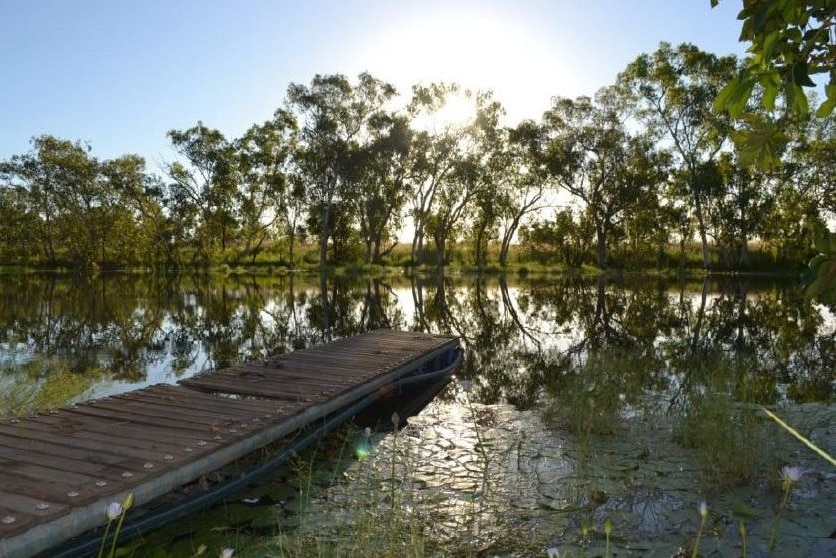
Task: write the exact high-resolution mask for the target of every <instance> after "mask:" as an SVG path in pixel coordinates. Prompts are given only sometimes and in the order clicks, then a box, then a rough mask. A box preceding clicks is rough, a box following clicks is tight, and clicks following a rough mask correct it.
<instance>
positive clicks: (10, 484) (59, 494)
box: [0, 472, 102, 506]
mask: <svg viewBox="0 0 836 558" xmlns="http://www.w3.org/2000/svg"><path fill="white" fill-rule="evenodd" d="M0 486H2V487H3V488H2V490H3V492H5V493H7V494H18V495H23V496H29V497H30V498H35V499H36V500H52V501H53V502H58V503H59V504H64V505H67V506H84V505H86V504H89V503H91V502H94V501H96V500H98V499H99V498H101V496H102V491H101V489H99V491H98V492H97V491H96V490H93V489H94V488H96V486H95V484H94V485H93V487H92V488H90V487H87V486H73V485H68V484H66V483H61V482H56V481H54V480H49V481H45V480H38V481H34V480H31V479H28V478H26V477H21V476H18V475H13V474H8V473H4V472H0Z"/></svg>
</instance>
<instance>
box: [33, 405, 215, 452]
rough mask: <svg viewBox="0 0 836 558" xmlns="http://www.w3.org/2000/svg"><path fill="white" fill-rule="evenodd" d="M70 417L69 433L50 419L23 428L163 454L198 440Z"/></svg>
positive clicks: (167, 431) (166, 431)
mask: <svg viewBox="0 0 836 558" xmlns="http://www.w3.org/2000/svg"><path fill="white" fill-rule="evenodd" d="M73 415H74V416H73V419H75V420H74V421H73V424H75V425H76V426H75V427H74V428H73V429H72V430H69V429H67V428H66V427H65V426H64V425H63V424H58V425H56V424H53V423H51V422H50V420H49V419H45V420H40V421H30V422H28V423H26V424H25V427H26V428H32V429H36V430H40V431H42V432H46V433H49V434H61V435H66V436H71V437H73V438H86V439H89V440H100V441H102V442H104V443H109V444H116V445H124V446H127V447H138V448H145V449H149V450H155V451H158V452H163V453H164V452H172V451H178V452H179V451H180V450H182V448H183V447H184V446H188V445H193V444H194V442H195V441H196V440H198V439H201V438H200V437H197V436H195V435H194V434H192V433H187V434H184V433H180V432H174V431H172V430H170V429H166V428H156V427H152V426H137V425H134V424H130V423H126V422H121V423H120V422H109V421H102V420H100V418H99V417H93V416H87V415H84V414H78V413H73ZM204 438H205V436H204ZM163 440H164V441H163Z"/></svg>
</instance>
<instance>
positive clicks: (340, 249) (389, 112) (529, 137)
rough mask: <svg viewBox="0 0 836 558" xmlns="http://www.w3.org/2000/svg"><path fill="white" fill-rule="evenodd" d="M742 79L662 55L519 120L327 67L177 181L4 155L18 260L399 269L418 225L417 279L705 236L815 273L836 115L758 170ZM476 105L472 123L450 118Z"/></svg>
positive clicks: (174, 173)
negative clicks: (427, 267)
mask: <svg viewBox="0 0 836 558" xmlns="http://www.w3.org/2000/svg"><path fill="white" fill-rule="evenodd" d="M740 68H741V62H740V61H739V60H737V59H736V58H735V57H734V56H725V57H718V56H715V55H713V54H710V53H707V52H703V51H701V50H700V49H698V48H697V47H695V46H693V45H687V44H684V45H680V46H678V47H672V46H671V45H668V44H665V43H662V44H661V45H660V47H659V49H658V50H657V51H656V52H654V53H652V54H649V55H648V54H643V55H641V56H639V57H638V58H636V59H635V61H633V62H632V63H630V64H629V65H628V66H627V68H625V70H624V71H623V72H622V73H621V74H619V76H618V78H617V80H616V82H615V83H614V84H613V85H611V86H609V87H605V88H603V89H601V90H600V91H599V92H598V93H597V94H596V95H595V97H594V98H588V97H579V98H576V99H569V98H561V97H555V98H554V99H553V103H552V106H551V107H550V108H549V109H548V110H547V111H546V112H545V113H544V114H543V116H542V118H541V119H540V120H539V121H533V120H526V121H522V122H519V123H518V124H516V125H515V126H512V127H506V126H502V125H500V121H501V117H502V115H503V108H502V105H501V104H500V103H499V102H498V101H496V100H495V99H494V98H493V97H492V94H491V93H490V92H484V91H478V92H472V91H468V90H463V89H461V88H460V87H458V86H456V85H449V84H431V85H417V86H414V87H413V88H412V94H411V97H409V98H408V99H407V98H402V97H399V96H398V93H397V92H396V90H395V88H394V87H393V86H392V85H390V84H388V83H386V82H383V81H381V80H379V79H376V78H374V77H373V76H371V75H369V74H361V75H360V76H358V78H357V80H356V81H354V82H352V81H350V80H349V79H347V78H346V77H345V76H342V75H324V76H323V75H317V76H315V77H314V78H313V80H312V81H311V83H310V84H309V85H303V84H291V85H290V86H289V88H288V90H287V95H286V97H285V99H284V101H283V102H282V104H281V107H280V108H279V109H278V110H276V112H275V113H274V115H273V118H272V119H270V120H268V121H267V122H264V123H261V124H256V125H253V126H252V127H251V128H250V129H249V130H247V131H246V132H245V133H244V134H243V135H242V136H241V137H239V138H227V137H225V136H224V135H223V134H222V133H221V132H219V131H218V130H215V129H212V128H210V127H207V126H205V125H204V124H203V123H202V122H198V123H197V125H196V126H194V127H192V128H189V129H187V130H171V131H170V132H169V133H168V137H169V139H170V141H171V145H172V147H173V149H174V152H175V153H176V154H177V157H176V160H174V161H171V162H168V163H165V164H164V165H163V167H162V168H161V169H159V171H158V172H153V171H151V170H149V168H148V166H147V164H146V161H145V160H144V159H143V158H142V157H140V156H137V155H124V156H122V157H118V158H115V159H111V160H101V159H99V158H96V157H95V156H93V155H92V154H91V149H90V147H89V146H88V145H86V144H84V143H81V142H72V141H67V140H64V139H60V138H56V137H53V136H49V135H44V136H40V137H36V138H34V139H33V140H32V149H31V151H29V152H28V153H25V154H20V155H15V156H13V157H11V158H10V159H8V160H5V161H0V258H2V262H0V263H4V264H12V265H41V266H51V267H101V268H107V267H127V266H153V267H166V268H183V267H190V266H210V265H216V264H221V263H226V264H244V263H248V262H257V261H264V260H270V261H274V262H277V263H285V264H287V265H293V264H294V263H295V262H296V260H297V259H298V258H299V246H300V244H302V243H311V242H312V243H315V244H316V245H317V246H318V252H319V254H318V258H315V257H314V258H310V257H309V258H308V259H312V262H311V263H317V262H318V265H319V266H326V265H329V264H339V263H359V262H363V263H369V264H380V263H386V262H387V261H389V258H387V255H388V254H390V252H391V251H392V249H393V247H394V246H395V239H396V235H397V232H398V231H399V230H401V229H402V228H403V227H404V223H405V220H406V219H407V218H409V223H410V227H409V230H412V229H413V228H414V236H413V239H412V242H411V246H410V247H409V255H408V258H407V261H408V262H410V263H412V264H415V265H420V264H433V265H435V264H441V265H443V264H446V263H449V262H451V261H452V259H453V255H454V253H455V252H456V251H457V250H459V251H461V247H462V246H467V247H468V249H467V258H468V259H469V260H470V261H469V262H467V263H469V264H472V265H475V266H480V267H481V266H485V265H497V264H498V265H500V266H505V265H507V264H508V263H509V253H510V250H511V246H512V244H514V243H515V242H517V241H519V244H520V250H519V251H517V256H516V257H517V258H519V257H523V258H526V257H527V258H531V259H533V260H538V261H541V262H542V263H547V264H552V263H553V264H562V265H567V266H573V267H577V266H580V265H583V264H587V263H589V264H595V265H598V266H600V267H607V266H608V265H613V264H614V265H619V266H622V265H625V264H626V262H628V261H632V262H637V261H646V262H648V265H656V264H659V265H661V264H664V262H671V261H678V262H679V264H680V265H682V264H684V263H686V262H687V261H688V260H687V256H686V252H687V247H688V246H689V245H692V244H694V243H696V245H697V246H699V250H698V252H697V253H698V254H699V256H698V258H697V259H696V261H693V260H692V263H693V264H694V265H697V266H701V267H706V268H711V267H716V266H722V267H725V268H741V269H745V268H747V267H749V266H750V265H751V264H752V262H751V257H752V256H751V254H750V246H751V245H752V243H753V242H755V241H757V243H758V246H760V247H761V251H760V254H761V255H763V254H768V256H769V257H768V261H767V262H766V264H768V265H771V266H775V267H779V266H780V267H785V266H789V265H793V266H794V265H798V264H803V263H805V262H806V259H807V258H808V257H809V255H810V253H811V246H812V240H811V237H812V229H813V227H814V226H815V225H817V224H820V223H823V222H825V221H826V220H827V219H828V218H829V217H832V216H833V215H834V214H836V196H834V183H833V178H834V176H836V134H834V130H835V129H836V127H834V119H833V118H832V117H831V118H826V119H813V120H805V121H785V122H783V124H784V126H785V129H786V130H787V132H786V133H787V134H788V136H789V138H788V139H789V141H788V143H787V147H786V149H785V150H784V151H783V152H782V153H780V154H777V155H778V156H779V157H780V160H781V165H780V166H779V167H777V168H776V169H775V170H773V171H764V170H760V169H752V168H747V167H745V166H744V165H742V164H741V163H740V161H739V155H738V154H736V153H735V150H734V149H733V143H732V140H733V139H734V137H735V134H736V130H735V123H734V122H733V121H731V120H730V119H729V118H728V116H726V115H724V114H720V113H718V112H717V111H715V110H714V109H713V104H714V101H715V98H716V96H717V94H718V92H719V91H720V90H721V89H722V88H723V86H724V85H725V84H726V83H728V82H729V80H731V79H732V78H734V77H735V76H736V75H738V72H739V71H740ZM463 102H467V103H469V106H470V107H472V110H471V111H470V113H469V114H466V115H465V114H459V113H458V112H457V111H452V110H450V107H451V106H461V104H462V103H463ZM749 109H750V110H751V111H753V112H757V111H762V110H763V109H762V108H761V103H760V99H758V98H757V95H755V96H754V97H753V99H752V101H751V107H749ZM780 111H781V108H780V107H776V114H778V113H780ZM459 112H460V111H459ZM743 156H744V158H745V154H743ZM560 192H563V193H564V194H563V195H560ZM566 194H568V197H567V196H566ZM570 198H571V199H572V200H573V201H572V203H570V204H567V205H558V204H561V203H565V202H564V201H562V200H565V199H570ZM558 200H559V201H558ZM614 255H615V256H616V257H615V258H614ZM309 256H310V254H309ZM613 260H615V261H613ZM763 263H764V261H763V258H761V261H759V262H758V264H759V265H762V264H763Z"/></svg>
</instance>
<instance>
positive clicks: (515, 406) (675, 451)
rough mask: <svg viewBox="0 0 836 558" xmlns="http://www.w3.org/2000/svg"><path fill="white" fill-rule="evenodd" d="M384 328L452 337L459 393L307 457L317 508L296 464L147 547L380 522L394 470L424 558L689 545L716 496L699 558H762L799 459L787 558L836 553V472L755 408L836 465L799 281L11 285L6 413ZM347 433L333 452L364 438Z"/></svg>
mask: <svg viewBox="0 0 836 558" xmlns="http://www.w3.org/2000/svg"><path fill="white" fill-rule="evenodd" d="M378 327H392V328H398V329H418V330H424V331H431V332H437V333H449V334H454V335H458V336H461V337H462V339H463V340H464V343H465V346H466V350H467V355H468V358H467V361H466V365H465V367H464V369H463V370H462V372H461V374H460V376H461V377H462V378H465V379H469V380H472V382H473V387H472V389H471V390H470V391H465V390H464V389H462V387H461V386H460V385H459V384H451V386H450V387H449V388H448V389H447V390H446V391H445V392H443V393H442V394H441V395H440V396H439V398H437V400H436V401H435V402H434V403H433V404H432V405H430V407H428V408H427V409H426V410H425V411H424V412H423V413H422V414H421V415H420V416H418V417H413V418H412V419H411V420H410V423H409V426H408V427H407V428H406V429H405V430H403V431H402V432H401V433H399V434H398V436H397V437H396V436H393V435H392V434H391V433H390V434H385V433H374V434H373V435H372V437H371V438H370V439H368V440H361V442H362V443H365V444H368V445H370V446H371V447H373V448H374V449H373V451H372V452H371V455H370V457H369V458H368V459H366V460H363V461H358V460H357V459H356V458H355V455H354V452H353V451H348V452H346V451H342V450H340V451H338V452H336V453H335V451H330V453H329V452H327V451H326V452H325V454H326V457H325V458H322V455H323V451H320V452H319V453H318V454H317V453H316V452H313V453H311V454H310V455H309V456H307V457H306V458H307V459H309V460H310V463H311V465H310V466H309V467H308V470H311V471H314V470H315V471H317V475H316V477H317V478H316V482H311V483H309V486H314V487H316V490H315V491H313V492H311V493H310V494H306V497H305V499H304V504H302V503H301V502H300V501H299V498H298V490H297V489H296V488H294V486H295V485H294V484H293V482H291V481H292V478H295V477H297V476H298V475H297V474H296V473H295V472H294V471H293V470H292V469H290V470H287V471H283V472H280V473H277V475H276V476H275V477H274V478H273V479H271V481H270V482H268V483H265V484H264V485H263V486H260V487H256V488H254V489H253V491H251V492H250V493H248V494H246V495H241V498H239V499H236V500H234V501H231V502H228V503H227V504H226V505H225V506H223V507H221V508H218V509H216V510H215V511H214V512H213V513H210V514H204V515H203V516H202V518H201V519H200V521H197V520H191V521H188V522H184V524H183V525H179V526H178V527H177V528H175V529H173V530H168V531H165V532H163V533H161V534H158V536H157V538H156V539H152V541H151V542H150V543H149V545H150V546H153V545H157V546H165V547H167V548H169V549H170V550H171V549H174V550H175V553H177V552H181V553H183V554H187V553H189V552H193V549H194V546H195V544H196V542H195V541H198V542H199V541H202V540H208V541H212V540H215V539H217V538H218V537H222V538H223V537H227V538H224V539H223V541H222V542H224V544H226V543H228V542H229V539H228V537H229V536H230V534H229V532H225V531H224V529H228V528H229V526H230V525H234V526H235V531H234V532H235V537H236V539H235V540H236V541H238V542H240V541H241V540H244V541H245V542H246V543H247V544H249V545H252V544H258V541H261V540H262V537H264V536H265V535H267V534H273V533H274V532H275V530H276V529H277V526H283V527H281V529H282V532H286V531H287V532H292V533H293V536H294V537H297V539H298V540H306V538H313V539H317V538H320V539H322V538H323V537H325V538H327V537H331V536H337V535H335V533H340V532H341V530H346V529H348V530H355V531H356V529H357V528H358V526H357V524H356V523H357V522H358V521H360V519H358V518H362V517H364V515H363V513H364V512H362V510H360V509H359V507H362V509H364V510H368V509H370V508H371V509H378V510H381V509H386V506H390V505H391V502H390V501H389V500H391V498H392V495H391V494H389V492H390V488H391V487H390V488H386V487H385V486H381V485H380V483H375V482H374V479H379V478H380V477H381V476H382V473H381V474H378V475H375V474H374V473H375V472H378V473H380V472H381V471H389V476H391V470H390V468H392V467H397V475H396V476H397V478H399V479H401V484H400V485H399V492H398V493H399V494H400V496H399V498H400V501H402V502H407V503H408V507H409V509H411V510H415V511H414V513H415V514H416V515H415V517H416V518H417V520H418V521H420V522H422V524H423V525H425V529H424V530H423V531H422V533H423V534H422V537H424V538H426V542H427V544H428V545H429V547H428V548H429V551H430V553H432V552H436V553H438V554H445V553H446V552H447V550H449V549H450V548H455V549H457V552H461V549H462V548H465V549H470V550H469V551H472V552H473V553H483V554H494V553H495V554H509V553H514V552H516V553H518V554H523V555H527V554H537V553H542V554H543V555H544V550H543V549H545V548H546V547H549V546H560V547H561V548H564V549H565V548H575V551H576V552H578V551H580V550H583V551H584V552H588V553H589V554H588V555H593V556H594V555H596V549H598V552H599V553H600V552H602V550H601V549H602V548H603V546H602V545H603V541H604V527H603V526H604V522H605V521H606V520H608V519H609V520H610V521H611V522H612V523H613V537H614V538H613V541H614V543H615V544H616V546H617V547H618V548H619V549H620V551H621V552H622V553H625V552H629V553H631V554H634V555H647V554H649V553H651V552H656V553H657V555H659V556H670V555H672V554H673V553H674V552H676V550H677V548H679V547H681V546H682V547H686V548H687V544H689V541H690V540H692V539H693V537H694V535H695V533H696V530H697V528H698V526H699V516H698V514H697V512H696V508H697V505H698V502H700V501H701V500H706V501H707V502H708V503H709V508H710V510H711V515H710V518H709V521H708V523H707V525H706V530H705V534H704V535H703V537H704V538H703V546H702V549H703V552H704V553H705V554H708V553H709V551H711V552H716V553H717V554H716V555H718V556H727V555H728V556H734V555H738V554H739V552H740V537H739V535H738V524H739V521H740V520H741V519H743V520H745V521H746V523H747V525H748V527H749V550H750V552H751V553H752V554H751V555H753V556H756V555H758V554H757V552H759V550H758V548H760V549H761V550H760V551H761V552H762V551H763V549H764V547H765V545H766V541H767V540H768V538H769V533H770V529H771V527H772V522H773V518H774V515H775V509H776V508H777V505H778V502H779V500H780V496H781V494H780V481H779V480H778V478H777V472H778V470H779V469H780V467H781V466H783V465H800V466H802V467H804V468H805V474H804V476H803V477H802V480H801V481H800V482H799V483H798V484H797V485H796V486H795V487H794V491H793V494H792V498H791V499H790V503H789V508H788V510H787V512H786V513H785V515H784V518H783V520H782V523H781V529H780V531H779V533H780V537H779V544H780V545H781V546H780V550H781V552H783V553H784V554H782V555H799V556H807V555H812V556H816V555H821V556H830V555H832V553H833V552H834V550H836V544H834V542H836V539H833V538H831V533H832V532H833V531H834V529H836V512H834V508H833V505H832V502H833V501H834V498H836V488H835V487H834V485H836V483H834V480H836V475H835V474H834V473H836V471H834V470H833V469H832V468H829V466H828V465H827V464H826V463H825V462H824V461H823V460H821V459H819V458H817V457H815V456H814V455H812V454H811V452H810V451H809V450H806V449H805V448H803V446H801V444H799V443H797V442H796V441H795V440H794V439H792V438H791V437H789V436H788V435H786V434H785V433H784V432H783V431H780V430H779V429H777V428H776V427H774V425H773V424H772V423H771V422H769V421H768V419H765V418H764V416H763V414H762V413H761V411H760V410H759V406H760V405H767V406H770V407H772V408H774V409H777V411H778V412H779V414H781V415H782V416H784V417H785V418H787V420H789V421H790V422H792V423H793V424H795V425H796V426H797V427H799V428H800V429H801V430H802V432H804V433H805V435H808V436H809V437H811V438H812V439H813V440H814V441H815V442H816V443H818V444H819V445H821V446H823V447H824V448H825V449H826V450H827V451H829V452H830V453H831V454H833V453H836V404H834V393H836V377H835V376H834V370H836V318H834V315H833V313H832V312H831V311H830V310H829V309H827V308H825V307H822V306H819V305H815V304H813V303H811V302H810V301H809V300H807V299H806V298H805V297H804V296H803V293H802V292H801V291H800V290H799V288H798V286H797V284H796V283H795V282H793V281H786V280H785V281H777V280H773V279H751V278H749V279H741V278H724V279H719V280H706V281H702V280H698V281H696V282H686V283H682V282H676V281H665V280H661V279H657V278H652V277H631V278H627V279H624V280H622V281H608V280H604V279H600V280H599V279H581V278H558V277H554V278H519V277H516V276H514V277H508V278H500V277H474V276H462V277H459V276H454V277H447V278H445V279H441V278H432V277H427V278H414V279H409V278H389V279H381V280H373V279H368V280H367V279H347V278H333V279H328V280H327V281H325V282H320V280H319V278H318V277H316V276H295V277H289V276H283V277H270V278H264V277H258V278H255V277H226V278H221V277H214V278H212V279H199V280H198V279H192V278H175V279H172V278H160V277H157V278H155V277H149V276H124V275H120V276H108V277H99V278H95V279H91V280H84V281H82V280H75V279H73V278H67V277H56V276H48V277H47V276H34V275H20V276H17V275H14V276H10V275H5V276H0V414H3V415H7V416H8V415H15V414H25V413H27V412H31V411H33V410H40V409H44V408H49V407H55V406H60V405H63V404H65V403H68V402H73V401H80V400H85V399H90V398H95V397H100V396H103V395H109V394H113V393H118V392H123V391H128V390H132V389H136V388H138V387H142V386H145V385H149V384H153V383H159V382H176V381H177V380H178V379H180V378H184V377H187V376H189V375H192V374H195V373H197V372H200V371H204V370H208V369H212V368H217V367H224V366H228V365H230V364H233V363H236V362H239V361H243V360H252V359H258V358H262V357H264V356H268V355H272V354H276V353H281V352H286V351H291V350H294V349H299V348H304V347H307V346H310V345H312V344H317V343H322V342H325V341H328V340H333V339H337V338H340V337H343V336H346V335H353V334H356V333H360V332H363V331H367V330H370V329H375V328H378ZM340 436H342V437H340ZM340 436H337V437H335V438H334V440H331V441H330V442H327V443H326V446H327V445H328V444H331V445H332V446H339V447H343V448H344V447H345V446H346V444H348V445H352V444H354V442H346V441H345V437H346V436H353V435H352V434H350V433H349V432H348V431H346V432H343V433H342V434H341V435H340ZM355 437H356V436H355ZM338 440H339V441H338ZM358 443H360V442H358ZM341 444H342V445H341ZM332 449H333V448H332ZM339 456H342V457H339ZM314 464H315V465H314ZM390 484H391V483H390ZM358 494H362V495H363V497H362V498H360V497H358ZM294 495H297V496H295V497H294ZM387 498H389V500H387ZM387 502H388V503H387ZM354 508H358V509H354ZM352 510H354V511H352ZM184 533H185V534H184ZM186 535H188V536H186ZM218 544H221V542H219V543H218ZM178 545H179V546H178ZM433 545H435V546H433ZM262 550H263V549H262ZM253 552H254V554H253V555H258V552H259V551H257V550H254V551H253Z"/></svg>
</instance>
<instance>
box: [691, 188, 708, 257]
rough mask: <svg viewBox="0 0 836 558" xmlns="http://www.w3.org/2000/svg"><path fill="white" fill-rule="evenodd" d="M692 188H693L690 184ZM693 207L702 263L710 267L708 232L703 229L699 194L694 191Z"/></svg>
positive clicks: (703, 221)
mask: <svg viewBox="0 0 836 558" xmlns="http://www.w3.org/2000/svg"><path fill="white" fill-rule="evenodd" d="M692 188H695V187H694V186H693V185H692ZM694 209H695V211H696V213H697V228H698V229H699V233H700V242H701V243H702V264H703V267H705V269H711V250H710V248H709V246H708V234H707V233H706V230H705V218H704V217H703V214H702V200H700V196H699V194H697V193H696V191H695V192H694Z"/></svg>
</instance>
